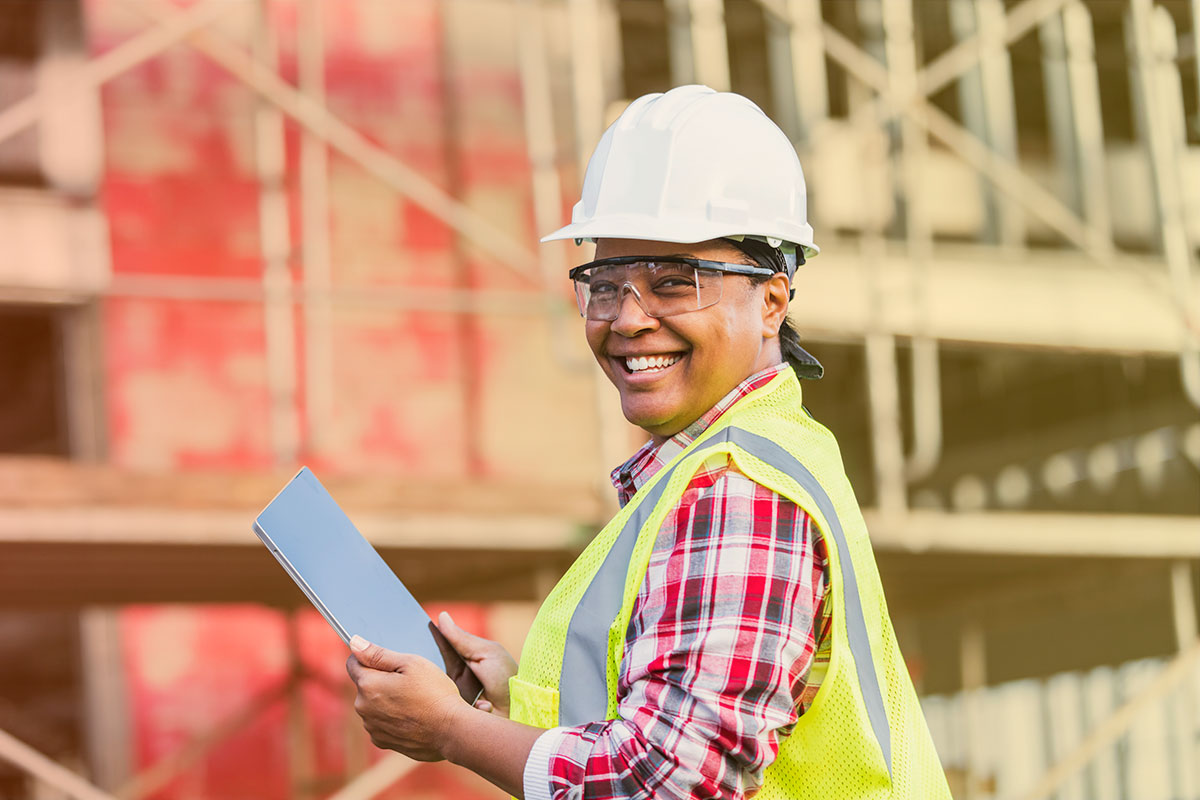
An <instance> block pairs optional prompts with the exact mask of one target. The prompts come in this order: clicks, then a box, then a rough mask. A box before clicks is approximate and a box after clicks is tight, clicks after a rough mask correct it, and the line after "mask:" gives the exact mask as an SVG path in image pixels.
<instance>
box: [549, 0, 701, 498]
mask: <svg viewBox="0 0 1200 800" xmlns="http://www.w3.org/2000/svg"><path fill="white" fill-rule="evenodd" d="M673 5H678V3H673ZM673 5H672V6H668V10H672V8H673ZM598 12H599V9H598V8H597V5H596V0H569V2H568V4H567V13H568V15H569V16H570V19H569V22H570V30H571V50H572V54H573V58H572V59H571V69H572V74H571V83H572V93H571V99H572V103H573V104H574V118H575V145H576V148H577V152H576V156H577V158H578V163H579V183H580V186H582V184H583V176H584V173H585V171H586V170H587V162H588V158H589V157H590V156H591V153H592V149H593V148H594V147H595V146H596V143H597V142H599V141H600V136H601V134H602V133H603V127H604V105H605V102H606V100H607V98H606V96H605V92H604V68H603V64H602V60H601V54H600V48H599V42H598V41H597V38H596V36H595V31H596V29H597V26H598V25H599V17H598ZM672 14H673V15H674V11H672ZM675 22H676V20H675V17H674V16H672V23H671V24H672V26H674V25H675ZM676 33H677V31H675V28H674V27H672V39H671V46H672V48H673V49H672V52H671V63H672V75H674V69H675V66H674V65H675V57H676V51H675V50H674V47H675V45H676V40H675V35H676ZM689 41H690V40H689ZM689 52H690V51H689ZM591 375H592V394H593V397H594V398H595V402H596V406H595V408H596V418H595V423H596V436H597V445H598V446H597V454H598V455H599V458H600V462H601V463H600V470H599V471H598V473H597V479H596V480H597V482H596V493H597V495H598V496H599V497H600V501H601V503H602V504H603V506H604V507H605V508H607V509H609V510H610V511H613V510H615V509H616V506H617V502H616V497H615V495H614V494H613V489H612V486H611V485H609V483H608V471H609V470H611V469H612V468H613V467H615V466H616V465H618V464H620V463H621V462H622V461H624V460H625V459H626V458H628V457H629V455H630V454H629V453H628V452H627V449H628V447H627V440H628V437H627V435H626V433H627V431H628V430H629V428H628V425H627V423H626V422H625V418H624V416H623V415H622V414H621V409H620V407H619V406H618V405H617V404H616V403H614V402H613V400H614V397H613V388H612V386H611V385H610V384H609V382H608V379H607V378H606V377H605V376H604V373H603V372H602V371H600V370H599V369H597V368H595V367H591Z"/></svg>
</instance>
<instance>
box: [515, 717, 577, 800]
mask: <svg viewBox="0 0 1200 800" xmlns="http://www.w3.org/2000/svg"><path fill="white" fill-rule="evenodd" d="M564 730H566V728H551V729H550V730H548V731H546V732H545V733H543V734H542V735H541V736H539V737H538V738H537V741H535V742H534V743H533V749H532V750H530V751H529V758H527V759H526V760H525V772H524V775H523V776H522V778H521V786H522V788H523V789H524V791H525V800H552V798H551V797H550V757H551V756H553V755H554V751H555V750H557V749H558V743H559V741H560V740H561V739H562V736H563V731H564Z"/></svg>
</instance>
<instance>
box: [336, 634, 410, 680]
mask: <svg viewBox="0 0 1200 800" xmlns="http://www.w3.org/2000/svg"><path fill="white" fill-rule="evenodd" d="M350 651H351V652H352V653H353V654H354V658H355V659H356V660H357V661H358V663H359V664H361V665H363V666H364V667H370V668H371V669H378V670H383V671H384V672H399V671H400V670H401V669H402V668H403V667H404V665H405V664H406V663H407V662H408V656H406V655H404V654H403V653H397V652H396V651H395V650H388V649H387V648H386V647H380V646H379V645H377V644H373V643H371V642H368V641H367V640H366V639H364V638H363V637H361V636H358V635H357V634H356V635H355V636H353V637H352V638H351V639H350Z"/></svg>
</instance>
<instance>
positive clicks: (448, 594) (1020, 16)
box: [0, 0, 1200, 800]
mask: <svg viewBox="0 0 1200 800" xmlns="http://www.w3.org/2000/svg"><path fill="white" fill-rule="evenodd" d="M1198 19H1200V0H337V1H336V2H335V0H191V2H186V1H185V0H0V798H38V799H39V800H49V799H50V798H63V797H76V798H89V799H90V798H112V797H120V798H156V799H160V800H184V799H185V798H188V799H190V798H223V799H226V798H248V799H249V798H255V799H256V800H257V799H260V798H285V797H291V798H338V800H349V799H350V798H367V797H389V798H390V797H395V798H401V797H403V798H455V799H456V800H457V799H458V798H468V799H469V798H495V797H500V796H502V795H501V794H500V793H499V792H498V791H497V790H495V789H494V788H492V787H490V786H489V785H487V784H486V783H485V782H483V781H481V780H479V779H477V778H474V777H473V776H471V775H470V774H468V773H466V772H464V771H461V770H457V769H455V768H453V767H450V766H448V765H445V764H416V763H413V762H410V761H408V760H406V759H404V758H402V757H400V756H397V755H395V754H385V753H382V752H380V751H378V750H376V749H374V748H373V747H371V745H370V744H369V742H368V741H367V739H366V736H365V734H364V733H363V732H362V729H361V725H360V723H359V720H358V718H357V717H356V716H355V714H354V712H353V709H352V704H351V699H352V695H351V694H350V685H349V681H348V679H347V678H346V677H345V674H344V670H343V662H344V659H345V654H346V651H345V648H344V647H343V646H342V644H341V643H340V641H339V640H338V639H337V638H336V636H335V635H334V634H333V632H332V631H331V630H329V628H328V626H327V625H326V624H325V622H324V621H323V620H322V619H321V618H320V616H319V615H317V614H316V612H314V611H312V610H311V609H310V608H309V606H308V604H307V602H306V601H305V600H304V598H303V596H302V595H301V593H300V592H299V591H298V590H297V589H296V587H295V586H294V585H293V584H292V583H291V581H290V580H289V579H288V578H287V576H286V575H285V574H284V573H283V572H282V570H280V569H279V568H278V566H277V565H276V564H275V562H274V561H273V559H271V558H270V557H269V556H268V554H267V553H266V552H264V550H263V548H262V547H261V545H260V544H259V543H258V540H257V539H256V538H255V536H254V535H253V533H252V532H251V530H250V522H251V520H252V519H253V517H254V515H255V513H256V512H257V511H258V510H259V509H260V508H261V507H262V505H264V504H265V503H266V502H267V501H268V500H269V499H270V498H271V497H272V496H273V495H274V493H275V491H276V490H277V489H278V488H279V487H280V486H282V484H283V483H284V482H285V481H286V480H287V479H288V478H289V477H290V476H291V474H293V473H294V471H295V470H296V469H297V467H298V466H299V465H301V464H307V465H309V466H311V467H312V468H313V469H314V471H316V473H317V474H318V475H319V476H320V477H321V479H322V480H323V481H324V482H325V483H326V485H327V486H328V487H329V488H330V490H331V491H332V493H333V494H334V496H335V497H337V498H338V500H339V501H340V502H341V503H342V504H343V506H344V507H345V508H346V509H347V511H348V512H349V514H350V515H351V517H352V518H353V519H354V520H355V521H356V523H357V524H358V525H359V527H360V529H361V530H363V532H364V534H366V535H367V537H368V538H370V539H371V540H372V541H373V542H374V543H375V545H376V546H377V547H378V548H379V549H380V551H381V553H383V555H384V557H385V559H386V560H387V561H388V562H389V564H390V565H391V566H392V567H393V568H394V569H395V570H396V572H397V574H398V575H400V577H401V578H402V579H403V580H404V581H405V582H406V584H407V585H408V586H409V587H410V588H411V589H412V591H413V593H414V594H415V595H416V596H417V597H418V599H420V600H421V601H422V602H423V603H425V604H426V605H427V607H428V608H429V609H430V611H431V612H436V611H438V610H441V609H443V608H448V609H450V610H451V611H452V612H453V613H454V615H455V618H456V619H457V620H458V622H459V623H460V625H462V626H463V627H465V628H468V629H471V630H475V631H477V632H478V633H480V634H482V635H485V636H489V637H491V638H496V639H498V640H500V641H502V642H503V643H504V644H506V646H508V648H509V649H510V650H511V651H512V652H514V653H517V652H519V650H520V646H521V642H522V641H523V638H524V634H525V631H526V630H527V628H528V625H529V623H530V621H531V619H532V615H533V612H534V610H535V609H536V607H537V603H538V601H539V600H540V599H541V598H542V597H544V596H545V594H546V592H547V591H548V590H549V588H550V587H551V586H552V585H553V583H554V582H555V580H556V579H557V577H558V576H559V575H560V574H561V573H562V571H563V570H564V569H565V568H566V566H567V565H568V564H569V563H570V562H571V559H572V557H573V555H574V554H575V553H577V552H578V551H579V550H580V549H581V548H582V546H583V545H584V544H585V543H586V542H587V541H588V539H589V537H590V536H591V535H593V534H594V533H595V532H596V531H597V530H598V529H599V527H600V526H601V525H602V523H603V522H604V520H605V519H606V516H607V514H608V513H609V512H610V511H611V510H612V508H613V507H614V503H615V498H614V497H613V492H612V488H611V486H609V485H608V477H607V476H608V471H609V470H610V469H611V468H612V467H613V466H615V465H616V464H618V463H620V462H622V461H623V460H624V459H625V458H626V457H627V456H628V455H629V454H630V453H631V452H632V451H633V450H634V449H635V448H636V447H637V446H638V445H639V444H640V440H639V439H638V436H637V431H635V430H634V429H632V428H631V427H630V426H629V425H628V424H627V423H625V422H624V420H623V419H622V418H621V415H620V411H619V407H618V406H617V403H616V396H615V393H614V392H612V391H611V390H610V388H609V387H608V386H607V385H606V382H605V380H604V378H603V376H602V375H601V373H600V372H599V370H598V369H597V368H596V367H595V366H594V364H593V363H592V361H591V357H590V354H589V353H588V352H587V349H586V346H585V344H584V342H583V337H582V335H581V330H580V327H581V326H580V323H579V319H578V315H577V313H576V311H575V308H574V305H573V299H572V297H571V294H570V287H569V284H568V281H567V280H566V277H565V275H566V269H567V268H568V267H569V266H571V265H573V264H575V263H579V262H582V261H584V260H586V259H587V258H588V246H586V245H585V246H584V247H582V248H576V247H573V246H570V245H568V244H563V243H557V244H553V245H538V244H537V237H538V236H539V235H540V234H542V233H545V232H548V231H549V230H552V229H554V228H556V227H558V226H559V225H561V224H562V223H563V222H564V221H565V220H567V219H568V218H569V215H570V209H571V205H572V204H573V202H574V199H575V198H576V197H578V192H579V183H580V176H581V173H582V166H583V163H584V159H585V158H586V156H587V154H588V153H589V152H590V150H591V148H592V147H593V146H594V144H595V143H596V141H597V140H598V139H599V136H600V133H601V131H602V130H603V128H604V125H605V124H607V122H609V121H611V120H612V119H613V118H615V116H616V115H617V114H618V113H619V112H620V110H621V109H622V108H623V107H624V105H625V104H626V103H627V102H628V101H629V100H630V99H631V98H633V97H636V96H639V95H641V94H643V93H645V92H650V91H661V90H665V89H667V88H669V87H670V86H674V85H680V84H684V83H693V82H698V83H705V84H708V85H710V86H713V87H715V88H718V89H732V90H735V91H738V92H741V93H743V94H745V95H747V96H749V97H750V98H751V99H753V100H754V101H755V102H757V103H758V104H759V105H760V106H761V107H762V108H763V109H764V111H766V112H767V113H768V114H769V115H770V116H771V117H772V118H773V119H774V120H776V121H777V122H778V123H779V124H780V125H781V127H783V129H784V130H785V131H786V132H787V134H788V135H789V136H790V137H791V138H792V139H793V141H794V142H795V145H796V147H797V150H798V152H799V154H800V157H801V161H802V163H803V164H804V167H805V171H806V175H807V177H808V179H809V192H810V215H811V219H812V222H813V225H814V228H815V229H816V231H817V241H818V242H819V243H820V245H821V247H822V254H821V255H820V257H819V258H816V259H814V260H812V261H811V262H810V263H809V264H807V265H805V266H804V267H803V268H802V270H801V271H800V272H799V273H798V275H797V280H796V299H795V301H794V303H793V307H792V316H793V318H794V319H795V321H796V322H797V325H798V327H799V328H800V330H801V331H802V332H803V335H804V337H805V342H806V345H805V346H806V347H807V348H808V349H809V350H811V351H812V352H813V353H814V354H815V355H816V356H817V357H818V358H819V359H821V361H822V362H823V363H824V364H825V367H826V377H825V378H824V379H823V380H822V381H820V382H819V383H815V384H809V385H806V387H805V403H806V406H807V407H808V408H809V409H810V411H811V412H812V413H813V415H814V416H815V417H816V418H817V419H818V420H820V421H821V422H823V423H824V424H826V425H827V426H828V427H830V428H831V429H832V430H833V432H834V433H835V434H836V435H837V437H838V440H839V442H840V444H841V446H842V450H843V456H844V459H845V462H846V468H847V471H848V473H849V475H850V477H851V480H852V482H853V484H854V486H855V489H856V492H857V493H858V496H859V499H860V501H861V503H862V505H863V507H864V511H865V514H866V516H867V519H868V525H869V527H870V529H871V532H872V536H873V539H874V542H875V546H876V549H877V554H878V560H879V563H880V569H881V572H882V574H883V577H884V582H885V589H886V591H887V595H888V602H889V607H890V609H891V612H892V616H893V619H894V623H895V626H896V629H897V633H898V636H899V638H900V641H901V646H902V648H903V650H904V652H905V655H906V658H907V660H908V664H909V669H910V671H911V673H912V675H913V678H914V680H915V682H916V684H917V686H918V690H919V691H920V693H921V694H922V702H923V704H924V707H925V710H926V714H927V716H928V718H929V721H930V724H931V727H932V729H933V732H934V736H935V739H936V741H937V745H938V748H939V753H940V754H941V756H942V759H943V762H944V764H945V766H946V768H947V771H948V774H949V776H950V779H951V784H952V788H953V790H954V793H955V797H956V798H959V799H960V800H962V799H963V798H970V799H971V800H985V799H987V800H992V799H993V798H994V799H996V800H1010V799H1015V798H1024V800H1036V799H1038V798H1058V799H1059V800H1083V798H1097V799H1098V800H1122V799H1124V798H1137V799H1138V800H1143V799H1146V800H1181V799H1184V798H1200V705H1198V703H1200V663H1198V662H1200V645H1198V644H1197V622H1196V620H1197V610H1198V607H1197V597H1196V591H1195V584H1196V580H1197V578H1198V577H1200V574H1198V570H1197V561H1198V559H1200V282H1198V280H1197V277H1196V268H1195V263H1194V262H1195V260H1196V256H1197V247H1198V246H1200V64H1198V60H1197V29H1198V27H1200V26H1198V24H1197V20H1198ZM730 146H731V147H736V146H737V143H736V142H731V143H730Z"/></svg>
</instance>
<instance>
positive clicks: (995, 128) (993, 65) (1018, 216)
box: [950, 0, 1025, 247]
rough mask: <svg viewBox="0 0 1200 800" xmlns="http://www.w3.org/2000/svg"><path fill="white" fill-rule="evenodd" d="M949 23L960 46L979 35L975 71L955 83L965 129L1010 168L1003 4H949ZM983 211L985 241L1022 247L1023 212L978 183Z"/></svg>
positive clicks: (1012, 148) (960, 0)
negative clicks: (986, 216) (986, 231)
mask: <svg viewBox="0 0 1200 800" xmlns="http://www.w3.org/2000/svg"><path fill="white" fill-rule="evenodd" d="M950 23H951V27H952V28H953V29H954V32H955V35H956V37H957V38H958V39H959V40H960V41H961V40H963V39H967V38H969V37H971V36H975V35H978V36H979V48H980V50H981V51H982V52H981V57H980V59H979V66H978V67H976V68H975V69H973V70H972V71H971V72H970V73H968V74H967V75H964V76H963V77H962V79H961V80H960V81H959V84H958V85H959V92H958V98H959V105H960V107H961V108H962V113H963V123H964V124H965V125H966V127H967V129H968V130H970V131H971V132H972V133H974V134H975V135H976V136H978V137H979V138H980V139H982V140H983V141H985V142H987V143H988V145H989V146H990V147H991V149H992V151H993V152H995V153H996V154H997V155H998V156H999V157H1000V158H1003V159H1004V160H1006V161H1009V162H1010V163H1015V162H1016V159H1017V125H1016V113H1015V100H1014V97H1013V87H1012V64H1011V61H1010V59H1009V54H1008V49H1007V45H1006V43H1005V27H1006V16H1005V11H1004V3H1003V0H954V1H953V2H952V3H951V5H950ZM980 185H981V191H983V192H984V198H985V202H986V205H987V208H988V218H989V223H988V227H989V230H988V238H989V239H990V240H991V241H993V242H995V243H997V244H1002V245H1006V246H1009V247H1022V246H1023V245H1024V244H1025V220H1024V217H1023V212H1022V211H1021V209H1020V208H1019V207H1017V206H1016V205H1015V204H1014V203H1012V202H1011V201H1009V200H1008V199H1007V198H1006V197H1005V196H1003V195H1002V194H1000V193H999V192H998V191H996V189H995V188H994V187H993V186H992V185H991V184H990V183H988V182H986V181H984V180H983V179H982V178H980Z"/></svg>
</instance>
